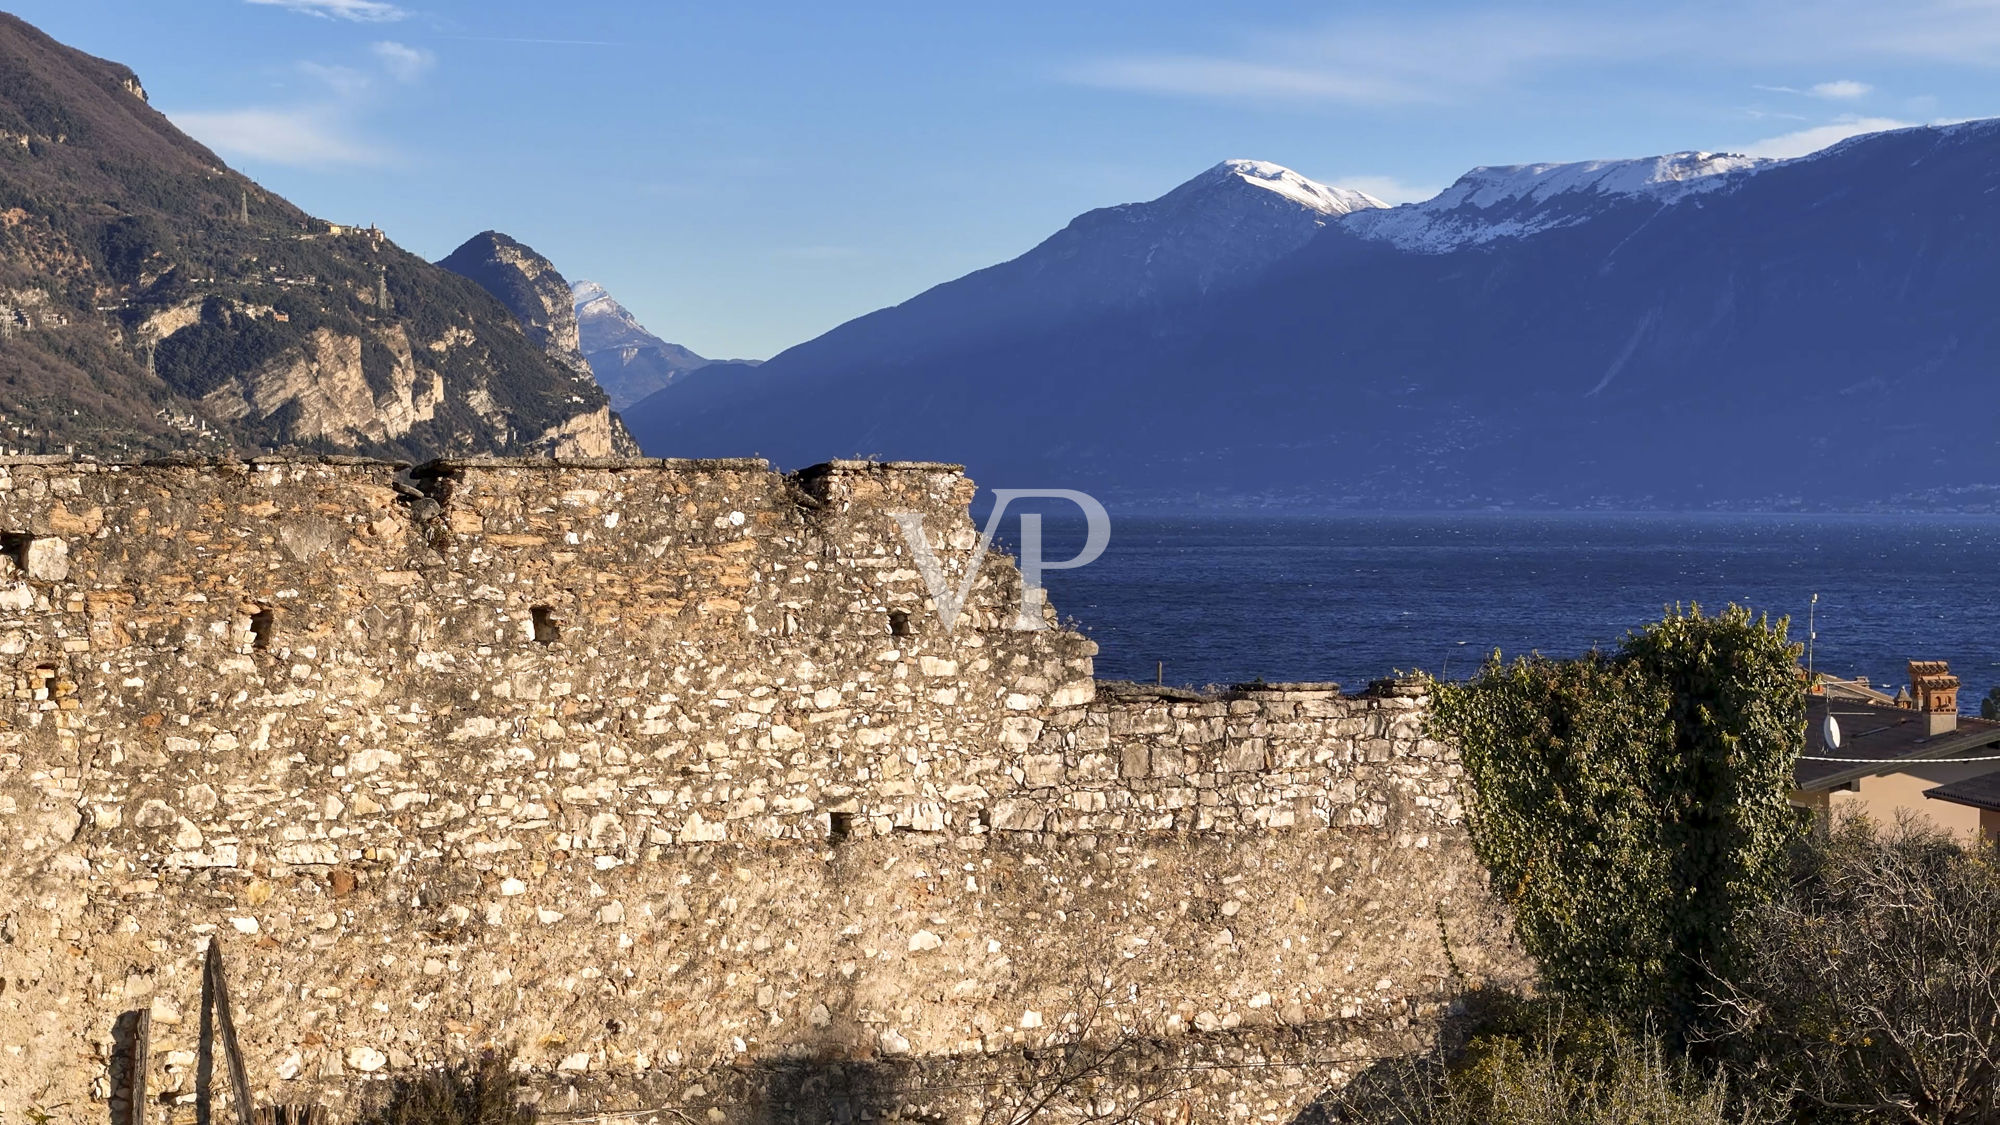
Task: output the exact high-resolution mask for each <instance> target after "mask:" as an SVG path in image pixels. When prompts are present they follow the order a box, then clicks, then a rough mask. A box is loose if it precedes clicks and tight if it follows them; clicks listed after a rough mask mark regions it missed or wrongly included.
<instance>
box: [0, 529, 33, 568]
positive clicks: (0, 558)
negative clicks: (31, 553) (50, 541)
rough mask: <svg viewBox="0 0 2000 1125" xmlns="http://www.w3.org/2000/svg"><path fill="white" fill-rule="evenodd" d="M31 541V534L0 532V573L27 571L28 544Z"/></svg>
mask: <svg viewBox="0 0 2000 1125" xmlns="http://www.w3.org/2000/svg"><path fill="white" fill-rule="evenodd" d="M32 542H34V537H33V536H31V535H20V534H16V533H14V532H0V574H6V573H9V572H14V573H20V574H25V573H27V570H28V544H30V543H32Z"/></svg>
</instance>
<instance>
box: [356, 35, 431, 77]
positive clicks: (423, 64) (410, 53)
mask: <svg viewBox="0 0 2000 1125" xmlns="http://www.w3.org/2000/svg"><path fill="white" fill-rule="evenodd" d="M368 49H369V50H370V51H371V52H373V53H374V55H375V61H376V62H379V63H381V64H382V69H383V70H386V71H388V72H389V75H390V77H392V78H394V79H395V80H396V81H398V82H415V81H416V80H417V79H418V78H421V77H422V76H423V73H424V72H425V71H427V70H429V69H430V68H431V66H432V65H433V64H435V63H436V62H437V56H436V55H434V54H432V53H431V52H429V51H426V50H425V49H423V48H422V47H411V46H409V45H407V44H403V43H397V42H395V41H394V40H384V41H382V42H380V43H376V44H373V45H371V46H370V47H369V48H368Z"/></svg>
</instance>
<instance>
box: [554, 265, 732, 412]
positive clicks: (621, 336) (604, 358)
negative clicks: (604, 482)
mask: <svg viewBox="0 0 2000 1125" xmlns="http://www.w3.org/2000/svg"><path fill="white" fill-rule="evenodd" d="M569 300H570V303H571V305H572V307H573V308H574V310H575V315H576V321H577V325H578V331H579V333H580V334H581V339H582V349H583V354H584V358H585V359H587V360H588V361H589V363H590V369H591V371H593V372H595V373H596V376H597V382H598V384H599V385H600V386H602V387H603V388H604V391H605V393H606V394H608V395H610V396H611V405H613V406H615V407H618V408H619V409H623V408H625V407H627V406H630V405H631V404H633V403H635V402H638V401H639V400H640V399H643V398H645V397H646V396H647V395H650V394H652V393H653V392H655V391H658V390H661V389H663V388H665V387H666V386H667V385H668V384H670V383H672V382H673V381H674V380H675V379H678V378H680V377H681V376H682V375H685V374H687V373H688V372H690V371H693V370H694V369H696V368H698V367H705V366H707V365H708V363H709V362H710V361H709V360H707V359H704V358H702V357H701V356H699V355H696V354H695V353H694V352H692V351H690V350H688V349H687V348H684V347H682V346H680V345H679V344H670V343H668V342H667V341H665V340H662V339H660V338H659V337H658V336H655V335H653V334H652V333H651V332H648V331H646V329H645V326H643V325H641V324H640V323H639V321H638V319H637V318H636V317H634V316H633V315H632V314H631V313H630V312H628V311H627V310H626V308H625V306H624V305H621V304H619V303H618V301H617V300H616V299H615V298H613V297H612V296H611V294H610V293H608V292H606V291H605V288H604V287H603V286H602V285H599V284H597V283H596V282H594V281H579V282H577V283H576V284H575V285H573V286H571V287H570V294H569ZM739 362H740V361H739Z"/></svg>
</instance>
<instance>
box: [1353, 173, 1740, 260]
mask: <svg viewBox="0 0 2000 1125" xmlns="http://www.w3.org/2000/svg"><path fill="white" fill-rule="evenodd" d="M1776 163H1779V162H1778V161H1774V160H1770V159H1766V158H1764V157H1756V156H1741V155H1737V154H1734V153H1710V152H1675V153H1669V154H1667V155H1665V156H1649V157H1644V158H1641V159H1637V160H1585V161H1580V162H1577V163H1571V164H1512V165H1505V166H1501V167H1480V168H1474V169H1473V170H1472V171H1470V172H1467V173H1466V174H1465V175H1463V176H1460V177H1459V178H1458V181H1457V182H1456V183H1454V184H1452V185H1451V186H1450V187H1448V188H1446V189H1445V190H1444V191H1442V192H1440V193H1439V194H1438V195H1437V196H1436V197H1434V198H1432V199H1428V200H1426V201H1424V202H1422V203H1413V204H1406V205H1404V206H1402V207H1396V208H1392V209H1390V210H1387V211H1375V212H1361V213H1356V214H1353V215H1351V216H1349V217H1348V218H1347V219H1345V220H1344V221H1343V222H1342V227H1343V229H1345V230H1349V231H1352V232H1353V233H1355V234H1358V235H1360V236H1361V237H1363V238H1368V239H1374V240H1376V241H1381V242H1388V243H1391V244H1393V245H1395V246H1397V247H1399V248H1401V249H1404V250H1414V251H1417V252H1419V253H1432V254H1439V253H1444V252H1446V251H1449V250H1456V249H1458V248H1460V247H1462V246H1469V245H1474V244H1478V243H1482V242H1490V241H1492V240H1494V239H1496V238H1510V237H1521V236H1524V235H1530V234H1538V233H1540V232H1542V231H1546V230H1555V229H1557V228H1560V227H1567V226H1574V225H1575V224H1577V223H1581V222H1584V221H1586V220H1588V219H1590V218H1591V217H1592V216H1594V215H1596V214H1598V213H1599V212H1601V211H1602V210H1603V209H1604V208H1605V207H1607V206H1610V205H1613V204H1616V203H1621V202H1630V201H1635V200H1637V201H1652V202H1657V203H1660V204H1668V203H1673V202H1676V201H1678V200H1681V199H1685V198H1687V197H1689V196H1691V195H1698V194H1702V193H1706V192H1713V191H1721V190H1725V189H1728V188H1730V187H1732V186H1734V185H1735V184H1737V183H1740V182H1741V179H1742V177H1743V176H1746V175H1752V174H1755V173H1756V172H1758V171H1761V170H1762V169H1764V168H1767V167H1770V166H1771V165H1772V164H1776Z"/></svg>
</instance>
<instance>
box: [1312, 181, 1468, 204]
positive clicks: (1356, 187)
mask: <svg viewBox="0 0 2000 1125" xmlns="http://www.w3.org/2000/svg"><path fill="white" fill-rule="evenodd" d="M1331 182H1332V184H1333V186H1335V187H1343V188H1347V189H1348V190H1349V191H1364V192H1367V193H1368V194H1369V195H1372V196H1374V197H1375V198H1377V199H1379V200H1381V201H1382V202H1384V203H1387V204H1390V205H1391V206H1394V205H1395V204H1398V203H1422V202H1423V201H1424V200H1426V199H1429V198H1430V197H1431V196H1433V195H1436V194H1437V193H1438V192H1440V191H1443V190H1444V189H1443V188H1440V187H1436V186H1433V185H1429V184H1411V183H1405V182H1404V181H1402V180H1399V179H1397V178H1395V177H1394V176H1343V177H1341V178H1340V179H1337V180H1333V181H1331Z"/></svg>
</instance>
